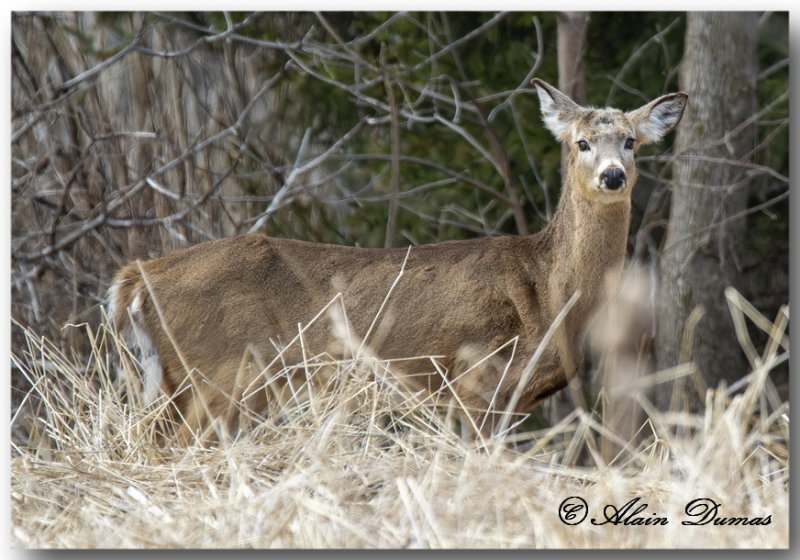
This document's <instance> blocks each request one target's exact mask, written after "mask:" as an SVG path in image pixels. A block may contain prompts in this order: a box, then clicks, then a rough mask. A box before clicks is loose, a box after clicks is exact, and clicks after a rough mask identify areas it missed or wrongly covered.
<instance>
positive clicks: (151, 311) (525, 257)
mask: <svg viewBox="0 0 800 560" xmlns="http://www.w3.org/2000/svg"><path fill="white" fill-rule="evenodd" d="M536 84H537V87H538V88H539V96H540V99H541V101H542V111H543V115H544V118H545V123H546V124H547V125H548V127H549V128H550V129H551V131H553V132H554V134H555V135H556V136H557V137H558V138H560V139H561V140H563V141H566V142H568V143H569V145H570V146H571V150H570V165H569V172H568V176H567V177H566V178H565V182H564V188H563V191H562V196H561V200H560V202H559V205H558V209H557V211H556V214H555V216H554V217H553V219H552V221H551V222H550V223H549V224H548V226H547V227H546V228H545V229H543V230H542V231H540V232H538V233H536V234H533V235H530V236H524V237H513V236H507V237H489V238H481V239H472V240H465V241H446V242H442V243H434V244H430V245H422V246H418V247H412V248H411V249H410V251H407V249H405V248H398V249H359V248H353V247H343V246H333V245H322V244H316V243H307V242H303V241H296V240H289V239H276V238H270V237H267V236H264V235H261V234H248V235H242V236H237V237H232V238H228V239H222V240H219V241H212V242H209V243H204V244H201V245H198V246H195V247H192V248H189V249H185V250H181V251H176V252H174V253H172V254H170V255H167V256H165V257H162V258H160V259H155V260H152V261H148V262H143V263H133V264H130V265H128V266H127V267H125V268H123V269H122V270H121V271H120V272H119V273H118V275H117V277H116V279H115V282H114V284H113V286H112V288H111V293H110V300H111V307H112V312H111V313H112V318H113V320H114V321H115V322H116V324H117V325H118V326H119V327H120V328H121V329H123V332H125V333H126V334H127V336H128V339H129V341H131V343H133V344H135V345H137V346H138V347H139V348H140V349H141V356H142V362H143V366H144V370H145V372H144V375H145V380H144V386H145V392H146V393H147V394H148V398H152V397H153V396H155V395H156V394H157V393H158V391H159V390H161V391H164V392H166V393H167V394H168V395H172V396H173V397H174V399H175V406H176V408H177V410H178V411H179V413H180V415H181V416H182V417H183V418H184V419H185V421H186V426H187V429H188V430H194V429H196V428H198V427H201V426H202V425H204V424H205V423H206V422H207V420H208V416H225V415H226V414H228V413H229V411H230V410H231V406H230V400H231V398H233V399H234V400H242V401H243V402H244V404H245V405H246V406H247V407H248V408H249V409H251V410H254V411H256V412H257V411H259V410H260V409H263V408H264V406H265V404H266V399H267V398H268V395H269V392H268V391H264V390H261V391H255V392H254V391H252V387H254V386H256V387H257V386H259V385H263V381H259V380H263V379H264V376H266V378H269V377H270V376H271V375H274V373H275V371H271V370H276V369H279V367H280V365H281V364H290V365H291V364H296V363H299V362H301V361H302V359H303V357H304V356H303V353H305V356H309V355H312V356H313V355H317V354H320V353H323V352H328V353H330V354H332V355H333V356H334V357H336V356H338V357H342V355H343V352H344V350H343V349H342V348H341V347H340V345H339V344H338V342H337V340H338V339H337V337H336V336H334V335H333V329H334V325H333V322H332V321H333V319H332V318H331V317H329V316H328V315H327V314H322V315H320V316H319V317H317V318H316V320H315V321H314V322H313V324H311V325H310V326H309V327H308V328H307V329H305V330H304V331H303V344H302V346H301V345H300V344H298V343H294V344H290V345H289V346H288V347H287V346H286V345H287V344H289V343H290V342H291V341H292V340H293V339H294V338H295V337H296V336H297V334H298V324H302V325H308V324H309V322H310V321H311V320H312V319H314V318H315V317H316V316H317V315H318V313H319V312H320V310H322V309H323V308H324V307H325V306H326V305H328V304H329V303H330V302H331V301H332V300H333V299H334V297H335V296H336V294H337V293H340V294H341V296H342V299H341V304H343V308H344V310H345V313H346V318H347V322H348V326H349V331H350V332H351V333H352V334H353V335H354V336H355V337H356V338H362V337H364V336H365V335H367V333H369V336H368V338H367V339H366V340H365V341H364V342H365V344H366V345H367V346H368V347H369V348H370V350H371V351H372V352H373V353H374V354H375V355H377V356H378V357H380V358H383V359H395V358H411V357H420V358H419V359H414V360H400V361H397V362H396V363H395V364H394V366H393V367H394V370H395V371H396V372H397V373H399V374H400V375H401V376H402V378H403V379H404V380H405V382H406V383H407V384H408V385H409V386H410V387H411V388H412V389H421V390H427V391H434V390H437V389H439V388H441V387H442V385H443V383H444V384H446V385H449V388H450V389H452V390H453V391H455V392H456V393H457V395H458V397H459V399H460V400H461V402H462V403H463V404H464V405H465V406H466V408H467V409H468V410H469V411H470V414H472V415H473V418H475V419H476V420H477V421H478V423H481V422H482V421H483V420H484V419H487V418H488V419H490V420H491V418H490V417H491V415H487V414H485V412H486V411H487V409H491V410H495V411H497V410H499V411H502V410H505V408H506V405H507V404H508V402H509V399H511V395H512V393H513V392H514V391H515V389H516V388H517V385H518V382H519V381H520V378H521V375H522V371H523V369H524V367H525V365H526V364H527V362H528V360H529V359H530V357H531V356H532V355H533V353H534V352H535V351H536V349H537V347H538V346H539V344H540V342H541V341H542V337H543V336H544V335H545V332H546V331H547V330H548V328H549V327H550V326H551V324H552V323H553V321H554V319H555V318H556V315H557V314H558V313H559V312H560V311H561V310H562V308H563V307H564V306H565V304H566V303H567V302H568V301H569V300H570V298H571V297H572V296H573V295H574V294H575V293H576V292H580V296H579V298H578V300H577V303H575V305H574V306H573V307H572V308H571V309H570V311H569V313H568V314H567V315H566V317H565V319H564V321H563V323H562V324H561V325H560V326H559V329H558V336H554V337H553V338H552V340H551V342H550V344H548V346H547V347H546V348H545V349H544V351H543V352H542V354H541V356H540V357H539V359H538V361H537V362H536V368H535V369H534V371H533V374H532V375H530V376H529V377H528V379H527V381H526V383H525V386H524V387H523V388H522V391H521V396H520V398H519V401H518V402H516V405H515V407H514V409H515V411H527V410H528V409H530V408H531V407H532V406H533V405H535V404H536V403H537V402H539V401H540V400H542V399H543V398H545V397H547V396H548V395H550V394H552V393H553V392H555V391H557V390H559V389H560V388H562V387H563V386H564V385H565V384H566V383H567V381H568V379H569V378H570V376H571V375H572V374H573V373H574V371H575V369H576V368H577V367H578V365H579V364H580V362H581V360H582V352H581V345H582V342H583V338H584V334H585V332H586V327H587V324H588V322H589V319H590V318H591V316H592V315H593V313H594V312H595V311H596V310H597V308H598V306H599V305H600V303H601V300H602V297H603V294H604V286H605V279H606V277H607V275H608V274H610V273H611V274H615V273H617V272H618V271H619V270H620V269H621V266H622V263H623V260H624V255H625V249H626V243H627V234H628V223H629V217H630V191H631V188H632V187H633V183H634V182H635V179H636V171H635V167H634V164H633V152H634V149H635V147H630V148H629V147H626V146H627V145H630V141H629V140H630V139H631V138H633V139H634V140H635V142H636V144H637V145H638V144H640V143H645V142H648V141H653V140H656V139H658V138H659V137H661V136H662V135H663V134H665V133H666V132H667V131H668V130H670V129H671V128H672V127H673V126H674V125H675V124H677V122H678V120H680V117H681V114H682V111H683V106H684V104H685V100H686V97H685V95H684V94H672V95H671V96H664V97H662V98H659V99H657V100H656V101H654V102H652V103H650V104H648V105H646V106H645V107H643V108H641V109H639V110H638V111H634V112H632V113H622V112H621V111H618V110H615V109H587V108H582V107H579V106H578V105H576V104H574V103H573V102H572V101H571V100H569V99H568V98H566V96H564V95H563V94H561V92H559V91H558V90H556V89H555V88H552V86H549V85H547V84H545V83H543V82H540V81H538V80H537V81H536ZM582 142H585V143H587V144H588V145H589V150H584V149H583V148H584V147H585V145H584V144H582ZM576 143H577V144H576ZM626 143H627V144H626ZM592 151H594V154H593V157H589V155H591V154H589V152H592ZM406 256H407V259H406ZM401 269H402V270H403V274H402V276H401V277H400V279H399V280H398V281H397V283H396V285H395V286H394V288H393V289H391V287H392V285H393V283H394V282H395V280H396V279H397V277H398V274H399V273H400V271H401ZM390 289H391V295H389V293H390ZM387 295H389V297H388V298H387ZM384 300H386V303H385V305H384V306H383V309H382V310H381V306H382V304H383V303H384ZM379 310H381V311H380V314H379ZM376 316H377V317H378V320H377V322H376V324H375V325H373V321H374V320H375V318H376ZM279 349H282V353H281V355H280V359H279V360H275V357H276V356H277V355H278V353H279ZM498 349H500V350H499V351H497V350H498ZM495 351H497V352H495ZM493 352H494V355H493V356H492V357H491V358H490V359H488V360H484V358H486V357H487V356H488V355H490V354H492V353H493ZM345 355H346V354H345ZM424 356H433V357H435V358H434V359H435V360H436V363H437V364H438V365H439V366H440V367H439V370H440V371H443V372H445V373H444V375H445V376H446V377H447V382H446V383H445V381H444V380H443V379H442V374H441V373H439V372H438V371H437V368H436V367H435V366H434V364H433V362H432V361H431V359H427V358H423V357H424ZM481 360H483V361H481ZM476 362H480V367H474V368H472V369H470V367H471V366H473V365H474V364H475V363H476ZM271 363H273V365H272V367H269V365H270V364H271ZM467 370H468V371H467ZM464 371H467V373H466V374H464V375H461V373H463V372H464ZM187 382H188V388H189V390H181V387H184V386H186V385H187ZM248 388H249V389H248ZM243 395H246V396H247V398H244V399H243ZM228 420H229V421H230V422H231V423H235V419H234V418H229V419H228ZM487 427H488V429H489V430H490V429H491V428H492V421H490V422H489V423H488V424H486V425H484V428H487Z"/></svg>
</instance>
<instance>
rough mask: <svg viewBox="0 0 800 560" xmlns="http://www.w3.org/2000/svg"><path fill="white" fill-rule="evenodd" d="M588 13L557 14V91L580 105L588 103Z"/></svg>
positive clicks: (564, 154)
mask: <svg viewBox="0 0 800 560" xmlns="http://www.w3.org/2000/svg"><path fill="white" fill-rule="evenodd" d="M588 29H589V12H558V89H560V90H561V91H563V92H564V93H566V94H567V95H568V96H569V97H570V98H572V100H573V101H575V102H576V103H577V104H579V105H584V104H585V103H586V75H585V73H584V71H583V55H584V54H585V53H586V33H587V30H588ZM566 170H567V147H566V146H565V145H563V144H562V146H561V176H562V177H566Z"/></svg>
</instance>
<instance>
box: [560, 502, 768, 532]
mask: <svg viewBox="0 0 800 560" xmlns="http://www.w3.org/2000/svg"><path fill="white" fill-rule="evenodd" d="M649 507H650V504H648V503H646V502H643V501H642V499H641V498H632V499H630V500H628V501H627V502H626V503H625V504H623V505H621V506H616V505H613V504H607V505H605V506H603V508H602V510H601V511H600V512H599V513H600V514H599V515H597V514H595V516H594V517H592V518H591V519H590V522H591V523H592V525H607V524H608V525H668V524H669V523H670V519H669V518H667V517H665V516H663V515H659V514H658V513H656V512H652V511H650V512H648V511H647V510H648V508H649ZM683 513H684V515H683V517H682V519H681V525H769V524H770V523H772V515H771V514H767V515H764V516H759V517H742V516H731V515H728V514H723V511H722V504H719V503H717V502H715V501H714V500H712V499H711V498H696V499H694V500H692V501H690V502H689V503H687V504H686V507H685V508H684V510H683ZM558 516H559V518H560V519H561V521H562V523H564V524H565V525H578V524H580V523H583V521H584V520H585V519H586V518H587V517H588V516H589V504H588V503H587V502H586V500H584V499H583V498H581V497H580V496H570V497H569V498H566V499H565V500H563V501H562V502H561V504H560V505H559V507H558Z"/></svg>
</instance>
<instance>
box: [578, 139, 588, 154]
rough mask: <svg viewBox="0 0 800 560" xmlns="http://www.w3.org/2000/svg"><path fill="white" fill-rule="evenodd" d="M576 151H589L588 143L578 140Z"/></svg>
mask: <svg viewBox="0 0 800 560" xmlns="http://www.w3.org/2000/svg"><path fill="white" fill-rule="evenodd" d="M578 149H579V150H580V151H582V152H588V151H589V142H587V141H586V140H578Z"/></svg>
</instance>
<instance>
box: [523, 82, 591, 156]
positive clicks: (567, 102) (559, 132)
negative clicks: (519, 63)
mask: <svg viewBox="0 0 800 560" xmlns="http://www.w3.org/2000/svg"><path fill="white" fill-rule="evenodd" d="M531 81H532V82H533V85H535V86H536V93H538V94H539V104H540V106H541V109H542V119H543V120H544V124H545V126H546V127H547V128H548V129H549V130H550V132H552V133H553V135H554V136H555V137H556V138H558V139H559V140H561V141H565V140H568V139H569V125H570V123H572V121H573V120H574V119H575V117H576V116H577V114H578V112H579V111H580V106H579V105H578V104H577V103H575V102H574V101H573V100H572V99H570V98H569V97H567V96H566V95H565V94H563V93H561V92H560V91H559V90H557V89H556V88H554V87H553V86H551V85H550V84H548V83H547V82H544V81H542V80H540V79H539V78H534V79H533V80H531Z"/></svg>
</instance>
